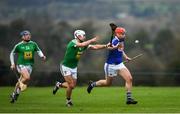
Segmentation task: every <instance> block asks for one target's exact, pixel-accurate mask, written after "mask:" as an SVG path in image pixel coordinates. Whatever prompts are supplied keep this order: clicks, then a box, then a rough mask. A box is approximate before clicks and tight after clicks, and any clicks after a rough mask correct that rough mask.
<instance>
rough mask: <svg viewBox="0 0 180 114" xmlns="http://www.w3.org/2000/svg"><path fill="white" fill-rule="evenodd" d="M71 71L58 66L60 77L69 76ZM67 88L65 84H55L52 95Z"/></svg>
mask: <svg viewBox="0 0 180 114" xmlns="http://www.w3.org/2000/svg"><path fill="white" fill-rule="evenodd" d="M70 70H71V69H69V68H67V67H65V66H63V65H61V64H60V72H61V74H62V76H66V75H67V76H68V75H71V71H70ZM67 87H68V83H67V82H58V81H57V82H56V84H55V86H54V88H53V94H54V95H55V94H56V92H57V91H58V90H59V88H67Z"/></svg>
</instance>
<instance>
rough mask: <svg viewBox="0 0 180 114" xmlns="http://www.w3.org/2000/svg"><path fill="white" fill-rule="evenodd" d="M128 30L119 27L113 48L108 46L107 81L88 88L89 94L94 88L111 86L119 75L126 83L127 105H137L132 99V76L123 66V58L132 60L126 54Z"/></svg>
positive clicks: (104, 80) (113, 40)
mask: <svg viewBox="0 0 180 114" xmlns="http://www.w3.org/2000/svg"><path fill="white" fill-rule="evenodd" d="M125 33H126V30H125V29H124V28H122V27H117V28H116V29H115V37H114V38H113V39H112V42H111V46H108V49H109V54H108V57H107V61H106V63H105V65H104V71H105V79H103V80H99V81H96V82H92V81H91V82H90V83H89V86H88V88H87V92H88V93H91V90H92V89H93V88H94V87H98V86H110V85H111V84H112V80H113V77H115V76H117V75H119V76H122V78H123V79H124V80H125V81H126V82H125V88H126V91H127V93H126V95H127V101H126V104H137V101H135V100H134V99H133V98H132V94H131V89H132V76H131V73H130V71H129V70H128V69H127V67H126V66H125V65H124V64H123V57H124V58H125V59H126V61H129V60H131V58H129V57H128V56H127V55H126V54H125V52H124V40H125Z"/></svg>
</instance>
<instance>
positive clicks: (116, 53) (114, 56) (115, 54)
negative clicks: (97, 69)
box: [106, 36, 124, 64]
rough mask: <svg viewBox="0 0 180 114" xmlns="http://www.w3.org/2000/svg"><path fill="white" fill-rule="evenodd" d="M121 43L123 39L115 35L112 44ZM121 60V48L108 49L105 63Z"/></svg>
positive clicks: (117, 62)
mask: <svg viewBox="0 0 180 114" xmlns="http://www.w3.org/2000/svg"><path fill="white" fill-rule="evenodd" d="M121 43H122V45H124V39H118V38H117V37H116V36H115V37H114V38H113V40H112V45H113V46H117V45H120V44H121ZM122 60H123V50H120V49H119V48H117V49H113V50H109V54H108V57H107V61H106V63H108V64H120V63H121V62H122Z"/></svg>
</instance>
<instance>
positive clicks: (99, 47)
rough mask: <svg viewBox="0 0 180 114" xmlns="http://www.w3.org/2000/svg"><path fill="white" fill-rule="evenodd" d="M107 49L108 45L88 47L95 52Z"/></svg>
mask: <svg viewBox="0 0 180 114" xmlns="http://www.w3.org/2000/svg"><path fill="white" fill-rule="evenodd" d="M107 47H108V46H107V44H95V45H89V46H88V48H89V49H93V50H99V49H104V48H107Z"/></svg>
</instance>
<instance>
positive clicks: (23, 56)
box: [11, 41, 41, 65]
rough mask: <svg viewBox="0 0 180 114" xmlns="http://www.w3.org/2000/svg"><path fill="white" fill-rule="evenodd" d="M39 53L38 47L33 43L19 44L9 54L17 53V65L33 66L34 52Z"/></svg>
mask: <svg viewBox="0 0 180 114" xmlns="http://www.w3.org/2000/svg"><path fill="white" fill-rule="evenodd" d="M35 51H41V50H40V49H39V47H38V45H37V44H36V43H35V42H33V41H29V42H23V41H22V42H20V43H18V44H17V45H15V47H14V48H13V50H12V52H11V53H17V55H18V58H17V64H18V65H19V64H21V65H33V64H34V52H35Z"/></svg>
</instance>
